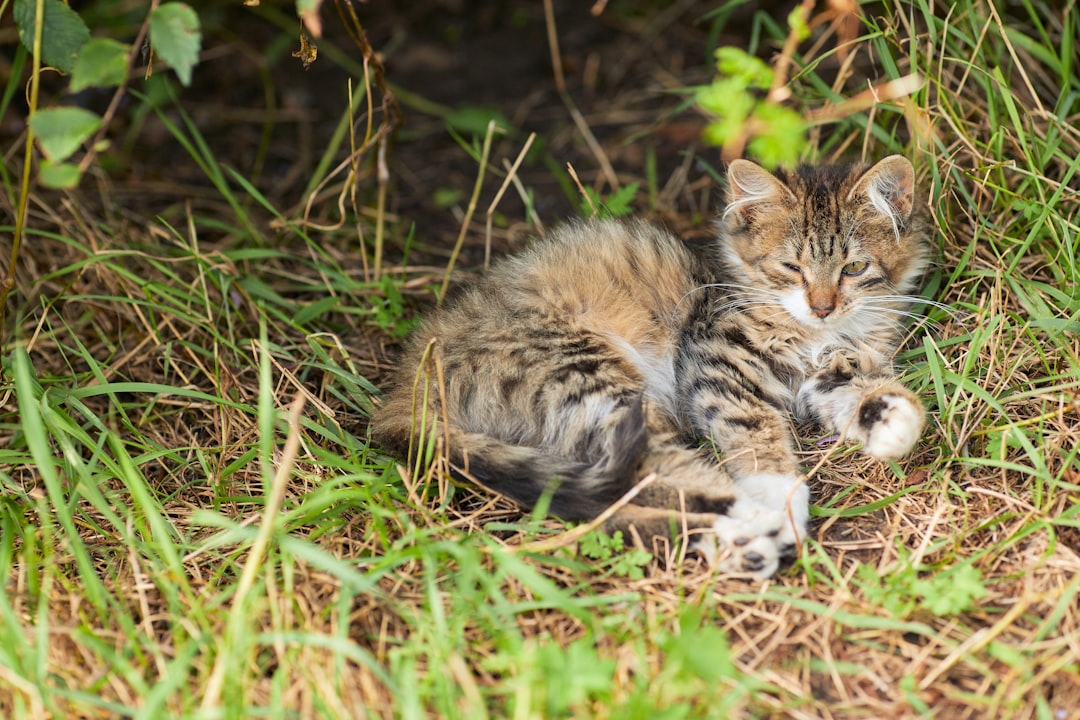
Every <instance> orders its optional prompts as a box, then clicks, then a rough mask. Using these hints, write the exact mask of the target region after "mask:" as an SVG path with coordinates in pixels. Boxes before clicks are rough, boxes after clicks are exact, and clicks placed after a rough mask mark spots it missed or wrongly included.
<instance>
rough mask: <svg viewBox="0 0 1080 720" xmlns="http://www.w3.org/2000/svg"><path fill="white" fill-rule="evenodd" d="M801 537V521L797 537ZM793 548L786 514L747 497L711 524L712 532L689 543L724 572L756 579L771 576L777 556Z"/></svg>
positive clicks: (790, 527)
mask: <svg viewBox="0 0 1080 720" xmlns="http://www.w3.org/2000/svg"><path fill="white" fill-rule="evenodd" d="M807 514H808V513H807ZM805 537H806V534H805V522H804V523H803V528H801V529H800V531H799V539H800V540H801V539H803V538H805ZM795 548H796V540H795V532H794V530H793V527H792V524H791V521H790V519H789V518H788V517H787V515H786V514H785V513H784V512H781V511H779V510H773V509H771V508H768V507H765V506H763V505H760V504H758V503H756V502H753V501H750V500H740V501H738V502H737V503H736V504H735V505H734V506H733V507H732V508H731V511H730V513H729V514H728V515H727V516H723V517H720V518H718V519H717V520H716V522H715V523H713V526H712V532H708V531H706V532H704V533H702V534H701V535H699V536H698V537H696V538H695V539H694V540H693V542H692V543H691V545H690V549H691V550H693V551H695V552H698V553H700V554H701V555H703V556H704V557H705V559H706V560H707V561H708V563H709V564H710V565H712V566H714V567H716V568H717V569H718V570H719V571H720V572H722V573H724V574H730V575H750V576H752V577H759V578H767V577H771V576H772V575H773V574H774V573H775V572H776V570H777V568H778V567H779V566H780V559H781V558H782V557H785V556H788V555H791V554H793V552H794V551H795Z"/></svg>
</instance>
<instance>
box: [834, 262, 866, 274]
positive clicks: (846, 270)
mask: <svg viewBox="0 0 1080 720" xmlns="http://www.w3.org/2000/svg"><path fill="white" fill-rule="evenodd" d="M868 267H870V263H868V262H866V261H865V260H852V261H851V262H849V263H848V264H847V265H845V266H844V267H843V269H842V270H841V271H840V272H841V273H842V274H844V275H847V276H848V277H855V276H856V275H862V274H863V273H864V272H866V268H868Z"/></svg>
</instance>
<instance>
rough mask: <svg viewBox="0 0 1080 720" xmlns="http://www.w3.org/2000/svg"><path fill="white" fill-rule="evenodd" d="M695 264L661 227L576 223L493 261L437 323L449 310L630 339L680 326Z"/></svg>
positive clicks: (463, 316) (464, 316)
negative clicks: (549, 322)
mask: <svg viewBox="0 0 1080 720" xmlns="http://www.w3.org/2000/svg"><path fill="white" fill-rule="evenodd" d="M697 267H698V260H697V258H696V257H695V256H694V255H693V254H692V253H691V252H690V251H689V250H688V249H687V248H686V246H685V245H684V244H683V243H682V241H681V240H679V239H678V238H677V237H675V236H674V235H672V234H671V233H670V232H668V231H666V230H664V229H663V228H660V227H657V226H655V225H652V224H650V223H647V222H643V221H615V220H590V221H578V222H574V223H569V224H567V225H564V226H562V227H560V228H558V229H556V230H554V231H553V232H552V233H550V234H549V235H548V236H547V237H546V238H544V239H542V240H540V241H537V242H536V243H535V244H533V245H532V246H531V247H529V248H528V249H527V250H525V251H524V252H522V253H520V254H518V255H514V256H511V257H508V258H506V259H504V260H503V261H501V262H499V263H497V264H496V266H495V267H494V268H493V269H492V271H491V272H490V273H488V275H487V276H486V277H484V278H483V279H482V280H481V281H480V282H479V283H477V284H476V285H475V286H473V287H472V288H471V289H470V290H467V291H466V292H465V293H463V295H462V296H461V297H460V298H459V300H458V301H457V302H456V303H455V304H454V306H452V307H451V309H450V310H449V311H448V312H447V313H446V314H445V315H444V318H443V320H442V322H446V321H447V320H449V319H450V317H448V316H457V317H455V318H454V319H460V320H463V321H466V322H470V323H471V322H484V321H494V322H502V321H505V322H514V321H517V322H519V323H520V322H522V321H524V320H526V319H527V318H529V317H537V316H540V317H545V318H550V317H559V318H560V319H561V320H563V321H564V322H568V323H572V324H578V323H580V324H581V325H582V327H583V328H587V329H590V330H594V331H597V332H602V333H608V332H610V333H614V334H615V335H617V336H618V337H620V338H623V339H625V340H627V341H628V342H631V343H634V342H635V340H636V338H638V337H642V339H645V338H644V337H643V334H644V335H647V334H650V333H655V331H656V330H657V329H658V328H665V327H666V328H675V327H677V326H678V325H680V324H681V322H682V318H683V317H684V316H685V312H686V310H687V308H686V305H687V303H685V302H683V301H684V299H685V298H686V296H687V294H688V293H689V292H691V291H692V290H693V289H694V288H695V287H696V286H697V280H696V278H695V275H696V272H697Z"/></svg>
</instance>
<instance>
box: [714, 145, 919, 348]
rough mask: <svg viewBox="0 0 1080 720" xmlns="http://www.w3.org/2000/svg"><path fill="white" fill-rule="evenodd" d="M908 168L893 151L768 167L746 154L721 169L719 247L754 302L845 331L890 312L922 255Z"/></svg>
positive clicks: (909, 286)
mask: <svg viewBox="0 0 1080 720" xmlns="http://www.w3.org/2000/svg"><path fill="white" fill-rule="evenodd" d="M914 184H915V173H914V170H913V168H912V166H911V162H909V161H908V160H907V158H904V157H902V156H900V155H892V156H890V157H887V158H885V159H884V160H881V161H880V162H878V163H877V164H876V165H874V166H873V167H869V166H866V165H853V166H802V167H799V168H798V169H796V170H793V171H791V172H784V171H778V172H777V173H776V174H775V175H774V174H772V173H770V172H768V171H767V170H765V169H764V168H761V167H759V166H758V165H755V164H754V163H752V162H750V161H748V160H735V161H733V162H732V163H731V165H730V166H729V168H728V206H727V209H726V211H725V212H724V216H723V220H722V224H721V228H722V232H721V242H722V248H721V250H722V252H723V254H724V258H725V260H726V262H727V263H728V265H729V266H730V267H731V270H732V272H734V273H735V274H737V275H739V276H741V277H739V282H740V284H743V285H745V286H746V287H747V288H752V289H753V290H755V291H760V292H757V293H755V303H756V304H758V306H760V305H761V304H771V303H775V304H776V305H777V306H779V307H778V308H777V310H778V311H779V309H780V308H782V310H783V312H785V313H786V314H787V315H788V316H790V317H791V318H792V319H794V320H795V321H796V322H797V323H799V324H800V325H803V326H806V327H811V328H831V329H834V330H840V331H845V332H850V331H854V330H859V329H860V328H861V329H865V330H870V329H871V327H880V326H881V325H883V324H892V323H888V322H886V321H887V320H890V319H894V318H895V313H894V312H892V311H890V310H887V309H886V308H887V307H890V306H891V302H890V301H889V300H888V298H890V297H892V298H895V297H897V296H901V295H906V294H907V293H909V292H911V291H912V290H913V289H914V288H915V286H916V284H917V283H918V281H919V278H920V277H921V275H922V272H923V269H924V267H925V264H926V260H925V253H926V249H925V246H924V238H923V235H924V232H923V229H922V227H921V224H920V223H918V222H914V221H913V217H912V215H913V209H914V203H915V199H914Z"/></svg>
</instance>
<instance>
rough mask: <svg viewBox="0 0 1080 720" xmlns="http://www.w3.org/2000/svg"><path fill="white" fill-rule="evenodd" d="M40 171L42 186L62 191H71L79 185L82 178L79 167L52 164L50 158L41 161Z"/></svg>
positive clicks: (70, 164) (68, 164)
mask: <svg viewBox="0 0 1080 720" xmlns="http://www.w3.org/2000/svg"><path fill="white" fill-rule="evenodd" d="M38 171H39V174H38V177H39V178H40V179H41V184H42V185H44V186H45V187H51V188H58V189H61V190H70V189H71V188H73V187H75V186H76V185H78V184H79V178H80V177H82V173H81V172H79V166H78V165H74V164H72V163H52V162H50V161H49V159H48V158H44V159H43V160H42V161H41V166H40V167H39V168H38Z"/></svg>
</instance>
